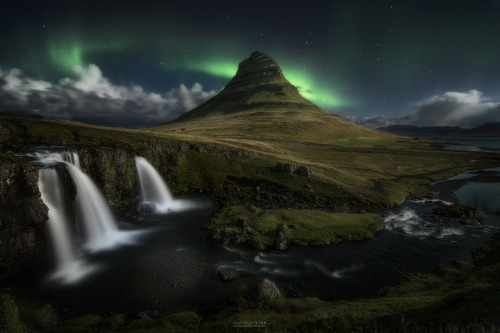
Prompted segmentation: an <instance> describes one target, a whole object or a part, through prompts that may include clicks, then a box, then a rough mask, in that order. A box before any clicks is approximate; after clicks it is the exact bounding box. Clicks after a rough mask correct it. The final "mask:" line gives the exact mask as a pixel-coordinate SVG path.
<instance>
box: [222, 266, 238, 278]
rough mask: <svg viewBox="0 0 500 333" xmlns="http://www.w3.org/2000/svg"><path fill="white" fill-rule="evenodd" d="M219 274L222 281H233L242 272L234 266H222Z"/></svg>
mask: <svg viewBox="0 0 500 333" xmlns="http://www.w3.org/2000/svg"><path fill="white" fill-rule="evenodd" d="M217 275H218V276H219V277H220V278H221V280H222V281H231V280H235V279H237V278H239V277H240V275H241V273H240V272H239V271H238V270H236V269H234V268H228V267H220V268H219V271H218V272H217Z"/></svg>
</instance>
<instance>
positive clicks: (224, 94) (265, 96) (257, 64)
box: [150, 51, 387, 142]
mask: <svg viewBox="0 0 500 333" xmlns="http://www.w3.org/2000/svg"><path fill="white" fill-rule="evenodd" d="M182 129H185V130H182ZM150 130H154V131H163V132H171V131H174V130H177V131H179V132H186V133H188V132H189V133H190V134H196V135H206V136H215V137H220V136H224V137H233V138H249V139H251V138H259V139H286V140H302V141H320V142H323V141H328V140H331V139H341V138H348V137H370V138H371V137H374V138H375V137H380V136H387V134H383V133H380V132H377V131H375V130H371V129H368V128H365V127H361V126H358V125H354V124H352V123H350V122H348V121H346V120H344V119H342V118H341V117H340V116H338V115H335V114H331V113H327V112H325V111H323V110H321V109H320V108H319V107H317V106H316V105H314V104H313V103H311V102H310V101H308V100H307V99H305V98H304V97H302V96H301V95H300V93H299V91H298V90H297V88H296V87H295V86H293V85H292V84H291V83H290V82H288V80H287V79H286V78H285V77H284V76H283V73H282V71H281V68H280V67H279V65H278V64H277V63H276V62H275V61H274V60H273V59H272V58H271V57H270V56H268V55H266V54H264V53H262V52H259V51H256V52H253V53H252V54H251V55H250V57H248V58H247V59H245V60H243V61H242V62H241V63H240V64H239V66H238V71H237V73H236V75H235V76H234V77H233V78H232V79H231V81H229V83H228V84H227V85H226V86H225V87H224V89H223V90H222V91H221V92H220V93H219V94H217V95H216V96H214V97H212V98H211V99H209V100H208V101H206V102H205V103H203V104H201V105H200V106H198V107H196V108H195V109H193V110H191V111H189V112H187V113H185V114H184V115H182V116H180V117H179V118H178V119H176V120H174V121H172V122H169V123H166V124H163V125H160V126H156V127H153V128H151V129H150Z"/></svg>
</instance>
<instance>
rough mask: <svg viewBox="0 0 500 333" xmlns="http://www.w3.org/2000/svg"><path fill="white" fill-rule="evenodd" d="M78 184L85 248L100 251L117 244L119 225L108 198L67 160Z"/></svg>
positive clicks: (79, 211) (77, 200)
mask: <svg viewBox="0 0 500 333" xmlns="http://www.w3.org/2000/svg"><path fill="white" fill-rule="evenodd" d="M66 165H67V167H68V171H69V173H70V174H71V178H72V179H73V182H74V183H75V185H76V191H77V193H76V209H77V212H78V216H79V217H80V219H81V222H82V224H83V228H84V230H85V239H86V242H85V244H84V248H85V249H87V250H90V251H98V250H101V249H105V248H110V247H113V246H114V245H116V238H117V236H118V233H119V231H118V227H117V225H116V222H115V219H114V217H113V214H112V213H111V210H110V208H109V206H108V204H107V203H106V199H105V198H104V196H103V195H102V194H101V192H100V191H99V189H98V188H97V186H96V185H95V184H94V182H93V181H92V180H91V179H90V177H89V176H87V175H86V174H85V173H83V172H82V171H81V170H80V169H79V168H77V167H76V166H74V165H73V164H71V163H68V162H66Z"/></svg>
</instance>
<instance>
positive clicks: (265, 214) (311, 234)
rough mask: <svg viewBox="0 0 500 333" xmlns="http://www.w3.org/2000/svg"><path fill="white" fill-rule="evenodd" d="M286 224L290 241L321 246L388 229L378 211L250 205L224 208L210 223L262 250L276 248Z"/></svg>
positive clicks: (233, 238) (218, 230)
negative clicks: (365, 211) (273, 208)
mask: <svg viewBox="0 0 500 333" xmlns="http://www.w3.org/2000/svg"><path fill="white" fill-rule="evenodd" d="M244 221H246V223H247V224H248V225H247V226H248V227H249V228H250V229H249V230H251V231H249V232H245V231H244V228H243V226H242V225H241V224H242V223H245V222H244ZM238 224H240V225H238ZM283 226H286V228H287V229H288V230H289V236H290V239H289V242H290V244H293V245H301V246H306V245H315V246H318V245H328V244H331V243H336V242H340V241H352V240H359V239H364V238H371V237H373V235H374V234H375V232H377V231H378V230H381V229H383V228H384V226H385V223H384V221H383V219H382V217H380V216H379V215H376V214H348V213H327V212H323V211H319V210H295V209H293V210H287V209H277V210H262V209H259V208H256V207H249V206H230V207H226V208H224V209H222V210H221V211H220V212H219V213H218V214H216V215H215V217H214V218H212V219H211V221H210V222H209V223H208V224H207V225H206V227H207V228H208V229H209V230H211V231H212V233H214V234H222V235H224V237H229V238H230V239H231V241H232V242H234V243H237V244H247V245H251V246H253V247H255V248H258V249H266V248H272V247H273V245H274V244H275V242H276V238H277V237H278V230H279V228H283Z"/></svg>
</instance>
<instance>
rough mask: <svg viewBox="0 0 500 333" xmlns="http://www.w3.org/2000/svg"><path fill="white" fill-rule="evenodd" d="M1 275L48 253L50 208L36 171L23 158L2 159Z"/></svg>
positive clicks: (0, 165) (0, 189)
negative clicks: (42, 197)
mask: <svg viewBox="0 0 500 333" xmlns="http://www.w3.org/2000/svg"><path fill="white" fill-rule="evenodd" d="M0 194H1V195H0V212H1V220H0V276H1V275H2V274H5V273H6V272H7V271H8V270H9V269H11V268H12V266H15V265H16V264H19V263H21V262H23V261H25V260H28V259H30V258H34V257H36V256H38V255H40V254H41V253H44V252H45V231H44V226H43V224H44V223H45V221H46V220H47V219H48V216H47V213H48V208H47V206H45V204H44V203H43V201H42V199H41V196H40V191H39V189H38V172H37V170H36V168H35V167H34V166H33V165H32V164H31V163H29V162H27V161H25V160H24V159H22V158H15V157H10V158H5V159H0Z"/></svg>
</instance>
